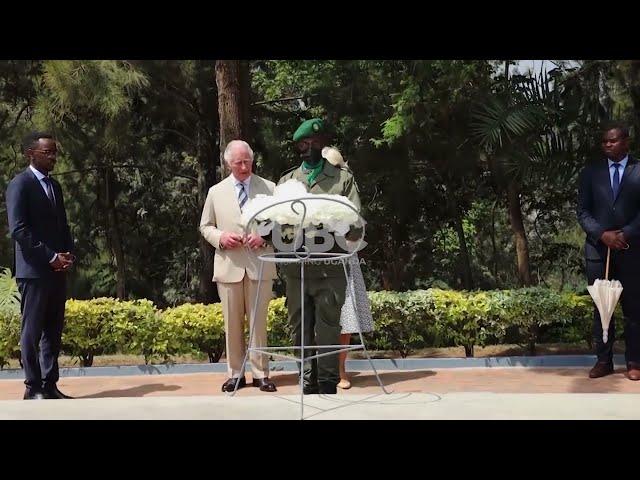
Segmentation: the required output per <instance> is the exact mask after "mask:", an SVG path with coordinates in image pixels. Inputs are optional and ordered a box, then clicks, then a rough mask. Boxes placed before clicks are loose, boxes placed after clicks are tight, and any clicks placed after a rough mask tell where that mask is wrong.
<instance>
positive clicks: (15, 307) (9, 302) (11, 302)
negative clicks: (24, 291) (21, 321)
mask: <svg viewBox="0 0 640 480" xmlns="http://www.w3.org/2000/svg"><path fill="white" fill-rule="evenodd" d="M2 312H4V313H7V314H15V315H17V314H19V313H20V290H18V285H17V283H16V280H15V278H13V276H12V275H11V270H9V269H8V268H5V269H4V270H3V271H2V273H0V313H2Z"/></svg>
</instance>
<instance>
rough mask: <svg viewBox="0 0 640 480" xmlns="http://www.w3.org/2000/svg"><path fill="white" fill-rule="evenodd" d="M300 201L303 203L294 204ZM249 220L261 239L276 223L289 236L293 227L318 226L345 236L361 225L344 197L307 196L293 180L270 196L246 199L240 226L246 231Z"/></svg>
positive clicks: (301, 185) (352, 206)
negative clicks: (287, 229) (252, 221)
mask: <svg viewBox="0 0 640 480" xmlns="http://www.w3.org/2000/svg"><path fill="white" fill-rule="evenodd" d="M301 198H305V200H300V201H299V202H295V200H298V199H301ZM335 200H337V201H335ZM339 202H342V203H339ZM301 203H304V207H303V206H302V205H301ZM292 207H293V208H292ZM305 207H306V208H305ZM349 207H351V208H349ZM256 214H257V215H256ZM254 217H255V218H254ZM252 218H254V221H255V222H256V225H257V230H258V233H259V234H260V235H262V236H267V235H269V234H270V233H271V231H272V230H273V227H274V225H275V224H278V225H280V226H281V227H285V228H286V227H288V228H289V231H290V233H291V234H292V231H293V229H295V228H299V227H302V228H305V229H306V228H309V227H318V226H320V225H321V226H322V228H323V229H325V230H327V231H329V232H333V233H335V234H338V235H342V236H344V235H346V234H347V232H348V231H349V229H350V227H351V226H352V225H356V224H358V223H360V216H359V215H358V213H357V208H356V206H355V205H354V204H353V202H351V201H350V200H349V199H348V198H347V197H344V196H342V195H328V194H314V193H309V192H307V189H306V187H305V186H304V184H303V183H301V182H299V181H298V180H294V179H291V180H287V181H286V182H284V183H283V184H282V185H278V186H277V187H276V188H275V189H274V192H273V195H256V197H255V198H253V199H251V200H249V201H248V202H247V204H246V205H245V207H244V210H243V213H242V217H241V221H242V225H243V227H245V228H246V227H247V226H248V223H249V222H250V221H251V219H252Z"/></svg>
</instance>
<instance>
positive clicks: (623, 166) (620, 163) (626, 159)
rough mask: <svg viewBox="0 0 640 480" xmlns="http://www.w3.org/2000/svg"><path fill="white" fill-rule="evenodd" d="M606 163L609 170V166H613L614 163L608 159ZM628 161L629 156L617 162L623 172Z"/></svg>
mask: <svg viewBox="0 0 640 480" xmlns="http://www.w3.org/2000/svg"><path fill="white" fill-rule="evenodd" d="M607 161H608V162H609V168H611V165H613V164H614V163H615V162H612V161H611V160H610V159H608V158H607ZM628 161H629V155H625V157H624V158H623V159H622V160H620V161H619V162H618V165H621V166H622V169H623V170H624V169H625V168H626V167H627V162H628Z"/></svg>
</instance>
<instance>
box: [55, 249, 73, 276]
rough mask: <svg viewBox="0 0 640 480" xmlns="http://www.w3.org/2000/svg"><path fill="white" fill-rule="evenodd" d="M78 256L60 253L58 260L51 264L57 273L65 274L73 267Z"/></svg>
mask: <svg viewBox="0 0 640 480" xmlns="http://www.w3.org/2000/svg"><path fill="white" fill-rule="evenodd" d="M75 259H76V256H75V255H74V254H73V253H70V252H58V254H57V256H56V259H55V260H54V261H53V262H51V268H53V270H54V271H56V272H65V271H67V270H69V269H70V268H71V267H72V266H73V262H74V261H75Z"/></svg>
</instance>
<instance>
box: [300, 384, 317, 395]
mask: <svg viewBox="0 0 640 480" xmlns="http://www.w3.org/2000/svg"><path fill="white" fill-rule="evenodd" d="M302 393H304V394H305V395H317V394H318V386H317V385H304V386H303V387H302Z"/></svg>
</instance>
